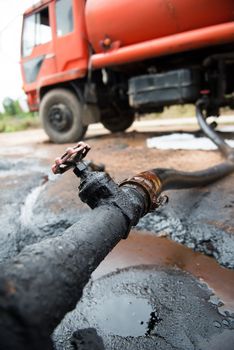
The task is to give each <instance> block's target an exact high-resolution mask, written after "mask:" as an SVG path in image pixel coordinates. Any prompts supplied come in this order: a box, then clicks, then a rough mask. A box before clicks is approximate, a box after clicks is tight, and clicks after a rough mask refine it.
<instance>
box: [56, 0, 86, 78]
mask: <svg viewBox="0 0 234 350" xmlns="http://www.w3.org/2000/svg"><path fill="white" fill-rule="evenodd" d="M84 5H85V4H84V0H56V3H55V18H56V33H55V48H56V65H57V73H65V72H67V73H68V72H70V73H71V74H72V75H73V76H74V75H77V74H78V75H77V77H78V76H80V73H81V71H82V70H84V69H86V68H87V60H88V46H87V41H86V27H85V23H84ZM74 77H75V76H74ZM64 79H65V80H69V77H67V78H65V76H64ZM70 79H72V76H71V77H70Z"/></svg>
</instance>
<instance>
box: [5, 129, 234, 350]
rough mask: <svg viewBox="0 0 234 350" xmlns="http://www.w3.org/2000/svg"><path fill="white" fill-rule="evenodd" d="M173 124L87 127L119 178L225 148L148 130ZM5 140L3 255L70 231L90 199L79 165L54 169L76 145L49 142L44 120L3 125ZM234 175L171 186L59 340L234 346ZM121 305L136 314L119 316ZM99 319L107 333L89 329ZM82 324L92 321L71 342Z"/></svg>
mask: <svg viewBox="0 0 234 350" xmlns="http://www.w3.org/2000/svg"><path fill="white" fill-rule="evenodd" d="M147 128H148V129H147ZM188 128H189V130H194V129H196V126H191V125H190V126H188ZM136 129H137V130H138V131H135V130H136ZM171 129H173V130H178V129H181V125H169V126H166V129H165V125H164V126H159V125H152V124H150V123H148V125H147V123H142V124H135V126H134V127H133V128H132V129H130V131H129V132H128V133H126V134H116V135H110V134H108V133H107V132H106V131H105V130H104V129H102V128H101V127H100V126H99V125H97V126H95V127H93V128H91V129H90V131H89V133H88V134H87V139H86V140H87V142H88V143H89V144H90V146H91V147H92V150H91V151H90V154H89V158H90V159H92V160H93V161H94V162H96V163H104V164H105V166H106V170H107V171H108V172H109V173H110V175H111V176H112V177H113V178H114V179H115V180H116V181H121V180H123V179H125V178H126V177H129V176H132V175H134V174H136V173H139V172H141V171H143V170H147V169H150V168H152V167H173V168H176V169H181V170H187V171H192V170H199V169H202V168H206V167H208V166H212V165H214V164H217V163H218V162H220V161H221V156H220V155H219V153H218V152H216V151H188V150H177V151H171V150H158V149H148V148H147V147H146V138H148V137H151V136H155V135H156V134H159V133H160V134H162V133H164V132H166V133H168V132H169V130H171ZM149 130H150V131H149ZM0 143H1V148H0V177H1V183H0V187H1V211H0V220H1V227H0V237H1V245H0V261H6V260H7V259H8V258H9V257H11V256H15V255H16V254H17V253H18V252H20V251H21V250H22V249H23V248H24V247H25V246H26V245H28V244H32V243H35V242H38V241H40V240H42V239H45V238H46V237H51V236H52V237H53V236H57V235H60V234H62V233H63V232H64V230H65V229H66V228H68V227H69V226H70V225H72V224H73V223H74V222H76V221H77V220H78V219H79V217H80V215H82V212H84V211H86V210H88V209H87V208H86V206H85V205H84V204H82V203H81V202H80V200H79V199H78V196H77V187H78V180H77V178H75V176H74V175H73V174H72V173H70V174H65V175H64V176H54V175H52V173H51V172H50V166H51V164H52V163H53V160H54V159H55V157H56V156H59V155H61V154H62V153H63V151H64V149H65V148H66V146H67V145H54V144H51V143H49V142H48V140H47V137H46V135H45V134H44V132H43V131H42V130H32V131H26V132H19V133H14V134H1V135H0ZM233 185H234V174H233V175H231V176H229V177H227V178H225V179H223V180H221V181H219V182H217V183H215V184H213V185H210V186H207V187H204V188H198V189H194V190H183V191H174V192H173V191H171V192H168V193H167V195H168V196H169V204H168V205H167V206H166V207H163V208H161V209H159V210H157V211H156V212H154V213H151V214H148V215H147V216H146V217H144V218H142V219H141V221H140V223H139V224H138V226H137V227H136V228H135V229H134V230H133V231H132V233H131V235H130V238H129V239H128V240H126V241H124V242H121V243H120V244H119V245H118V247H117V248H116V249H115V250H114V251H113V252H112V253H111V254H110V256H109V257H108V258H107V259H106V260H105V261H104V262H103V263H102V264H101V265H100V267H99V268H98V269H97V270H96V272H95V273H94V275H93V280H94V281H96V282H94V283H93V285H91V286H89V287H87V290H86V291H85V293H84V298H83V300H82V302H81V303H80V306H78V309H76V310H75V311H74V313H72V314H70V315H69V316H68V317H67V318H66V319H65V321H64V322H63V323H62V324H61V325H60V327H59V328H58V330H57V331H56V332H55V335H54V339H55V343H56V349H59V350H60V349H61V350H62V349H63V350H64V349H76V348H77V349H80V347H79V344H78V343H79V339H80V338H79V337H81V338H82V337H83V338H84V339H89V338H90V339H91V338H93V337H94V338H95V339H96V340H97V339H99V338H98V337H99V336H101V338H102V340H101V343H102V344H101V345H100V344H99V345H100V347H99V348H100V349H101V348H103V349H104V348H105V349H106V350H109V349H120V348H124V349H138V348H139V349H141V350H142V349H155V346H156V344H157V349H162V350H166V349H168V350H169V349H184V350H190V349H198V348H199V349H211V348H212V349H217V350H218V349H220V348H221V347H215V346H214V344H216V343H217V344H222V349H226V350H231V349H232V347H231V346H232V345H231V344H233V343H234V336H233V331H231V329H233V328H234V318H233V317H232V312H234V295H233V290H234V271H233V270H231V269H230V268H234V215H233V213H234V209H233V208H234V186H233ZM142 231H144V232H142ZM175 242H177V243H175ZM178 243H179V245H178ZM194 251H195V252H194ZM199 252H200V253H199ZM201 253H203V254H205V255H206V256H205V255H203V254H201ZM208 256H210V257H212V258H210V257H208ZM214 259H215V260H216V261H217V262H218V263H216V261H215V260H214ZM130 266H133V270H131V268H130ZM221 266H223V267H221ZM224 267H225V268H224ZM227 268H229V269H227ZM116 269H120V270H119V272H118V273H117V272H116ZM107 274H108V275H107ZM152 276H153V280H152ZM200 278H202V279H203V281H205V282H206V283H207V285H208V287H209V288H210V289H208V287H207V286H206V285H204V284H202V283H201V280H200ZM108 281H109V282H108ZM104 285H106V288H104V287H103V286H104ZM111 285H112V286H115V288H116V289H115V288H114V287H113V288H112V287H110V286H111ZM108 286H109V287H108ZM103 288H104V289H103ZM108 288H109V289H108ZM105 293H106V294H105ZM110 295H112V297H110ZM156 296H157V297H156ZM108 300H112V302H110V301H108ZM93 303H94V304H93ZM110 303H111V304H110ZM102 305H105V306H104V307H103V309H100V308H101V306H102ZM121 305H122V306H121ZM191 305H193V307H192V306H191ZM121 307H122V309H123V310H125V312H127V315H128V316H125V317H123V318H118V317H117V316H116V315H118V308H120V309H121ZM110 310H112V311H110ZM136 310H138V311H136ZM139 310H140V311H139ZM169 310H171V311H169ZM122 312H124V311H122ZM133 314H134V315H133ZM191 315H193V316H192V318H191ZM201 315H203V316H202V317H203V319H201ZM115 316H116V317H117V319H116V320H115ZM109 319H110V321H108V320H109ZM175 319H176V320H177V321H176V322H174V320H175ZM178 320H180V321H178ZM112 321H113V322H112ZM185 325H187V329H186V327H185ZM203 326H204V327H205V326H206V328H204V329H206V331H204V330H203V329H202V327H203ZM90 327H92V328H95V329H96V331H97V332H98V334H99V336H97V334H96V333H95V332H94V333H92V332H91V333H90V332H89V331H87V329H90ZM78 328H79V329H80V328H83V329H86V331H85V332H84V333H82V332H81V333H79V334H78V338H77V337H75V340H74V339H73V343H74V344H75V345H74V344H73V345H71V343H70V341H71V337H72V333H73V332H74V331H76V330H77V329H78ZM194 332H195V333H194ZM83 338H82V339H83ZM77 339H78V340H77ZM99 340H100V339H99ZM225 344H226V345H225ZM101 346H102V347H101ZM220 346H221V345H220ZM225 346H226V347H225ZM99 348H97V349H99ZM82 349H83V348H82Z"/></svg>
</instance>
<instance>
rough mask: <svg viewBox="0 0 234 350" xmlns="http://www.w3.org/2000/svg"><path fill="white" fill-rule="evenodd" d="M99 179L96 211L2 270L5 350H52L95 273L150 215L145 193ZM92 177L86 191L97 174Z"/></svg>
mask: <svg viewBox="0 0 234 350" xmlns="http://www.w3.org/2000/svg"><path fill="white" fill-rule="evenodd" d="M86 175H87V174H86ZM96 176H97V178H98V181H99V183H100V186H101V192H100V193H99V194H98V193H96V194H95V193H93V194H92V195H93V196H95V195H96V196H97V198H96V205H95V208H94V210H92V211H90V212H89V213H86V214H84V215H83V216H82V219H81V220H80V221H79V222H78V223H76V224H74V225H73V226H72V227H71V228H69V229H68V230H66V231H65V232H64V234H63V235H62V236H61V237H56V238H51V239H46V240H44V241H42V242H40V243H37V244H34V245H31V246H28V247H26V248H25V249H24V250H23V251H22V252H21V253H20V254H19V255H18V256H17V257H15V258H13V259H11V260H10V261H8V262H7V263H4V264H2V265H1V267H0V349H1V350H29V349H30V350H42V349H43V350H47V349H52V342H51V339H50V335H51V334H52V332H53V330H54V328H55V327H56V326H57V325H58V324H59V322H60V321H61V320H62V318H63V317H64V315H65V314H66V313H67V312H68V311H70V310H72V309H74V307H75V305H76V303H77V301H78V300H79V299H80V297H81V295H82V291H83V288H84V286H85V285H86V283H87V282H88V280H89V278H90V276H91V273H92V272H93V271H94V270H95V268H96V267H97V266H98V265H99V264H100V262H101V261H102V260H103V259H104V258H105V257H106V255H107V254H108V253H109V252H110V251H111V250H112V249H113V248H114V246H115V245H116V244H117V243H118V242H119V241H120V240H121V239H123V238H126V236H127V235H128V233H129V230H130V228H131V226H132V225H136V223H137V222H138V220H139V219H140V217H141V216H142V215H143V213H144V212H145V210H146V209H145V205H146V200H147V198H146V194H145V192H144V191H142V190H141V189H140V188H139V189H138V191H136V189H134V188H130V187H125V188H122V189H120V188H119V187H118V185H117V184H115V183H114V181H113V180H111V179H110V178H109V177H108V176H107V175H106V174H102V175H101V176H100V173H96ZM88 177H89V176H87V178H88ZM101 177H102V181H101ZM87 178H86V182H85V183H84V184H83V190H82V191H85V190H88V183H92V182H93V181H94V178H95V173H90V181H89V180H87ZM105 183H106V185H107V186H106V191H104V192H105V195H103V193H102V190H104V188H105ZM84 187H85V189H84ZM91 187H92V186H91ZM89 190H90V189H89Z"/></svg>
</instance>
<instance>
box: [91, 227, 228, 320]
mask: <svg viewBox="0 0 234 350" xmlns="http://www.w3.org/2000/svg"><path fill="white" fill-rule="evenodd" d="M142 264H144V265H158V266H166V267H178V268H180V269H182V270H183V271H186V272H189V273H191V274H192V275H193V276H194V277H196V278H198V279H199V280H200V281H201V282H203V283H205V284H206V285H207V286H208V288H209V289H211V290H212V291H213V296H212V297H211V298H210V302H211V303H212V304H214V305H216V306H217V307H218V310H219V311H220V313H221V314H222V315H224V314H225V313H226V312H229V313H233V312H234V271H233V270H230V269H227V268H224V267H221V266H220V265H219V264H218V263H217V262H216V261H215V260H214V259H212V258H210V257H208V256H205V255H204V254H201V253H197V252H193V251H192V250H191V249H189V248H187V247H185V246H183V245H181V244H178V243H176V242H174V241H172V240H169V239H167V238H165V237H156V236H154V235H152V234H150V233H146V232H136V231H132V232H131V234H130V235H129V237H128V239H127V240H123V241H121V242H120V243H119V244H118V245H117V246H116V247H115V248H114V250H113V251H112V252H111V253H110V254H109V255H108V256H107V257H106V259H105V260H104V261H103V262H102V263H101V264H100V265H99V267H98V268H97V269H96V271H94V273H93V275H92V277H93V279H94V280H95V279H97V278H99V277H101V276H104V275H106V274H107V273H110V272H114V271H116V270H118V269H122V268H126V267H129V266H139V265H142Z"/></svg>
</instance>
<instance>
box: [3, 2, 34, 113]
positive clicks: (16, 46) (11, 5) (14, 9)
mask: <svg viewBox="0 0 234 350" xmlns="http://www.w3.org/2000/svg"><path fill="white" fill-rule="evenodd" d="M36 2H38V0H0V110H1V109H2V108H1V103H2V100H3V99H4V98H5V97H11V98H13V99H18V98H19V99H24V93H23V90H22V80H21V74H20V66H19V60H20V36H21V26H22V13H23V12H24V10H26V9H27V8H28V7H30V6H31V5H32V4H34V3H36Z"/></svg>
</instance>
